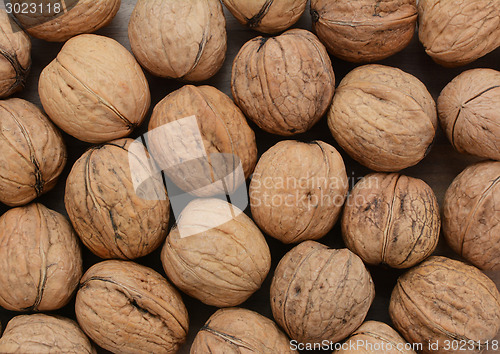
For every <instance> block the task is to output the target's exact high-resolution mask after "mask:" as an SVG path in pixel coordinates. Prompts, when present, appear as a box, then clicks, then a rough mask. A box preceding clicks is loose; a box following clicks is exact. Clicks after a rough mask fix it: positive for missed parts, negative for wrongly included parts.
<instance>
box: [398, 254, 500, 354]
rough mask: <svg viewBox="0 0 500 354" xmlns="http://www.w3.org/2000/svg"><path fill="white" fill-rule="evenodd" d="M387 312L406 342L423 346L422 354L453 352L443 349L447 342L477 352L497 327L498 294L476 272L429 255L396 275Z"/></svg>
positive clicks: (479, 272)
mask: <svg viewBox="0 0 500 354" xmlns="http://www.w3.org/2000/svg"><path fill="white" fill-rule="evenodd" d="M389 313H390V315H391V319H392V322H393V323H394V325H395V327H396V328H397V329H398V330H399V332H401V334H402V335H403V336H404V337H405V338H406V339H407V340H408V341H410V342H412V343H422V344H423V352H424V353H431V352H439V353H456V350H453V348H452V347H451V346H450V347H449V349H446V344H447V341H448V343H451V342H453V341H457V342H460V343H467V347H466V349H467V351H466V352H467V353H479V352H480V351H482V350H483V349H485V347H484V344H485V342H487V341H491V340H492V339H493V338H494V337H495V335H496V334H497V332H498V330H499V329H500V294H499V293H498V290H497V288H496V286H495V283H493V281H491V280H490V279H489V278H488V277H487V276H486V275H484V274H483V273H481V271H479V270H478V269H477V268H475V267H472V266H469V265H466V264H464V263H462V262H459V261H455V260H452V259H448V258H445V257H431V258H429V259H428V260H426V261H424V262H423V263H421V264H420V265H418V266H416V267H414V268H412V269H411V270H409V271H408V272H407V273H405V274H403V275H402V276H401V277H399V279H398V282H397V284H396V287H395V288H394V290H393V292H392V296H391V301H390V305H389ZM461 341H463V342H461ZM429 343H438V347H436V348H430V346H429ZM480 344H481V347H480ZM434 345H436V344H434ZM472 347H474V348H475V349H474V350H471V348H472ZM432 349H434V350H432Z"/></svg>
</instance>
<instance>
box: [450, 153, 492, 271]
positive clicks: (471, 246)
mask: <svg viewBox="0 0 500 354" xmlns="http://www.w3.org/2000/svg"><path fill="white" fill-rule="evenodd" d="M443 233H444V236H445V238H446V241H447V242H448V244H449V245H450V247H451V248H452V249H453V250H454V251H455V252H457V253H458V254H460V255H461V256H462V257H464V258H465V259H467V260H468V261H469V262H471V263H472V264H474V265H475V266H477V267H479V268H481V269H483V270H500V162H498V161H486V162H480V163H477V164H474V165H472V166H469V167H467V168H466V169H465V170H464V171H463V172H462V173H461V174H459V175H458V176H457V177H456V178H455V180H454V181H453V182H452V184H451V185H450V187H449V188H448V190H447V191H446V194H445V198H444V207H443Z"/></svg>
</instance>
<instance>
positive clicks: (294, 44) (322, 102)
mask: <svg viewBox="0 0 500 354" xmlns="http://www.w3.org/2000/svg"><path fill="white" fill-rule="evenodd" d="M231 89H232V92H233V97H234V99H235V101H236V104H237V105H238V106H240V108H241V109H242V110H243V112H244V113H245V114H246V116H247V117H249V118H250V119H252V120H253V121H254V122H255V123H256V124H257V125H258V126H259V127H260V128H261V129H263V130H265V131H267V132H269V133H273V134H278V135H285V136H290V135H294V134H298V133H303V132H305V131H307V130H309V129H310V128H311V127H312V126H313V125H314V124H315V123H316V122H317V121H318V120H319V119H320V118H321V117H322V116H323V115H324V113H325V112H326V110H327V108H328V106H329V105H330V103H331V101H332V97H333V92H334V90H335V75H334V73H333V69H332V63H331V61H330V57H329V56H328V53H327V51H326V48H325V47H324V46H323V44H321V42H320V41H319V40H318V38H317V37H316V36H315V35H314V34H312V33H311V32H308V31H306V30H303V29H292V30H289V31H287V32H285V33H283V34H282V35H280V36H277V37H271V38H267V37H266V38H264V37H257V38H254V39H252V40H250V41H249V42H247V43H246V44H245V45H244V46H243V47H242V48H241V50H240V51H239V53H238V55H237V56H236V59H235V60H234V63H233V72H232V77H231Z"/></svg>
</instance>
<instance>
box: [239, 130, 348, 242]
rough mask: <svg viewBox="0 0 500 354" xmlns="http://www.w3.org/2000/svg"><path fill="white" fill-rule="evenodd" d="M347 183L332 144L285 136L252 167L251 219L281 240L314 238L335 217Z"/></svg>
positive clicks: (339, 209) (325, 231)
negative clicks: (285, 137) (302, 141)
mask: <svg viewBox="0 0 500 354" xmlns="http://www.w3.org/2000/svg"><path fill="white" fill-rule="evenodd" d="M348 187H349V183H348V181H347V175H346V171H345V166H344V161H343V160H342V156H340V154H339V153H338V151H337V150H335V148H334V147H333V146H331V145H328V144H326V143H324V142H322V141H314V142H312V143H301V142H298V141H294V140H285V141H282V142H279V143H278V144H276V145H274V146H273V147H272V148H271V149H269V150H268V151H267V152H265V153H264V154H263V155H262V157H261V158H260V160H259V163H258V164H257V167H256V168H255V172H254V174H253V176H252V181H251V183H250V189H249V196H250V206H251V208H252V217H253V218H254V220H255V222H256V223H257V225H259V227H260V228H261V229H262V230H263V231H264V232H265V233H266V234H268V235H270V236H272V237H274V238H277V239H278V240H280V241H282V242H284V243H295V242H301V241H304V240H316V239H319V238H321V237H323V236H324V235H325V234H326V233H327V232H328V231H330V230H331V228H332V227H333V225H334V224H335V222H336V221H337V219H338V217H339V215H340V211H341V209H342V206H343V205H344V201H345V198H346V196H347V190H348Z"/></svg>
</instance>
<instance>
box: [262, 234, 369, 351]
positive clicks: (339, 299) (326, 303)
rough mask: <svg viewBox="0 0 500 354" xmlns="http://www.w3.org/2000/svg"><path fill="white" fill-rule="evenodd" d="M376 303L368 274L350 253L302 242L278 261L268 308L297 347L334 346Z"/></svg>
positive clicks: (359, 261)
mask: <svg viewBox="0 0 500 354" xmlns="http://www.w3.org/2000/svg"><path fill="white" fill-rule="evenodd" d="M374 297H375V288H374V285H373V281H372V278H371V276H370V273H369V272H368V270H367V269H366V268H365V266H364V264H363V261H362V260H361V259H360V258H359V257H358V256H356V255H355V254H354V253H352V252H351V251H349V250H348V249H330V248H328V247H327V246H324V245H322V244H320V243H318V242H315V241H305V242H302V243H301V244H299V245H298V246H296V247H294V248H293V249H292V250H291V251H289V252H288V253H287V254H285V256H284V257H283V258H282V259H281V261H280V262H279V264H278V267H277V268H276V271H275V272H274V277H273V281H272V284H271V308H272V311H273V315H274V318H275V319H276V321H277V322H278V324H279V325H280V326H281V327H283V328H284V330H285V332H286V333H288V335H289V336H290V337H291V338H292V339H295V340H297V341H298V342H301V343H320V342H322V341H323V340H328V341H332V342H338V341H340V340H342V339H344V338H345V337H347V336H348V335H350V334H351V333H352V332H353V331H354V330H355V329H356V328H358V327H359V326H360V325H361V323H363V320H364V319H365V317H366V314H367V312H368V309H369V308H370V305H371V303H372V301H373V299H374Z"/></svg>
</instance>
